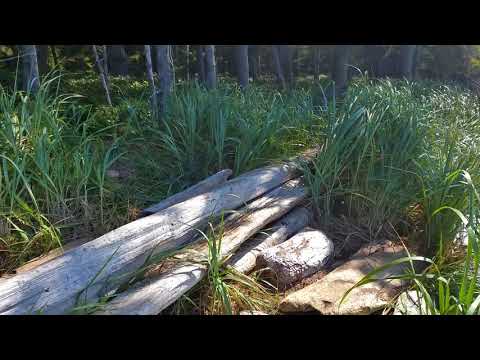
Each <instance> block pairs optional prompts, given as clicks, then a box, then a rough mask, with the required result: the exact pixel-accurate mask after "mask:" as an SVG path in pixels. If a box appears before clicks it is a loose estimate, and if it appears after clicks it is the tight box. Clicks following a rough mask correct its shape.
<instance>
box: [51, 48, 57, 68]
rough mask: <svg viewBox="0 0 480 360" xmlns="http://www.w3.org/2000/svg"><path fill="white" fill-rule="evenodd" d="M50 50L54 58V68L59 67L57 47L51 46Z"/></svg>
mask: <svg viewBox="0 0 480 360" xmlns="http://www.w3.org/2000/svg"><path fill="white" fill-rule="evenodd" d="M50 50H51V52H52V57H53V66H55V67H58V57H57V50H56V49H55V45H50Z"/></svg>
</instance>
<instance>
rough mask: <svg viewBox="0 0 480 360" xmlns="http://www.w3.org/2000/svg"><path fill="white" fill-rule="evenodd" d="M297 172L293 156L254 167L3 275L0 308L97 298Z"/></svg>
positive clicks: (57, 308)
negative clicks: (147, 262) (30, 267)
mask: <svg viewBox="0 0 480 360" xmlns="http://www.w3.org/2000/svg"><path fill="white" fill-rule="evenodd" d="M297 174H298V169H297V165H296V164H295V163H292V162H290V163H285V164H282V165H278V166H269V167H265V168H261V169H257V170H254V171H251V172H249V173H248V174H244V175H242V176H239V177H238V178H236V179H233V180H231V181H228V182H227V183H226V184H224V185H222V186H220V187H219V188H218V189H216V190H214V191H211V192H208V193H205V194H202V195H198V196H196V197H194V198H192V199H189V200H187V201H184V202H181V203H179V204H176V205H173V206H171V207H169V208H167V209H165V210H163V211H161V212H158V213H155V214H153V215H151V216H147V217H144V218H141V219H139V220H136V221H134V222H131V223H129V224H126V225H124V226H122V227H120V228H118V229H116V230H114V231H112V232H109V233H107V234H105V235H103V236H101V237H99V238H97V239H95V240H93V241H90V242H89V243H87V244H84V245H82V246H80V247H78V248H76V249H74V250H72V251H69V252H68V253H67V254H65V255H62V256H60V257H58V258H56V259H54V260H52V261H49V262H48V263H46V264H43V265H41V266H39V267H37V268H35V269H33V270H31V271H28V272H26V273H23V274H18V275H15V276H14V277H12V278H10V279H2V280H0V314H26V313H32V312H36V311H38V310H42V313H44V314H61V313H64V312H66V311H69V310H71V309H72V307H74V306H75V304H76V303H78V300H81V302H82V303H83V302H90V301H95V300H96V299H98V298H99V297H101V296H103V295H104V293H105V291H109V290H111V289H112V288H115V285H116V284H117V282H120V281H124V280H125V278H124V276H127V275H129V274H131V273H132V272H133V271H135V270H137V269H138V268H139V267H141V266H142V264H143V263H144V261H145V259H146V258H147V256H148V255H150V254H151V253H153V252H160V251H165V250H168V249H172V248H176V247H178V246H179V245H180V244H181V243H182V242H184V241H186V240H188V239H189V238H191V237H192V236H193V235H194V234H196V233H197V232H196V228H198V227H201V226H203V225H204V224H206V222H207V221H208V220H209V218H211V217H213V216H218V215H219V214H221V213H222V212H223V211H225V210H231V209H235V208H237V207H239V206H241V205H243V204H244V203H245V202H248V201H249V200H252V199H254V198H256V197H258V196H260V195H262V194H264V193H266V192H267V191H269V190H271V189H273V188H275V187H277V186H279V185H281V184H283V183H284V182H286V181H288V180H290V179H292V178H294V177H295V176H297ZM122 276H123V278H121V279H119V277H122ZM114 280H116V281H114ZM80 295H81V296H80Z"/></svg>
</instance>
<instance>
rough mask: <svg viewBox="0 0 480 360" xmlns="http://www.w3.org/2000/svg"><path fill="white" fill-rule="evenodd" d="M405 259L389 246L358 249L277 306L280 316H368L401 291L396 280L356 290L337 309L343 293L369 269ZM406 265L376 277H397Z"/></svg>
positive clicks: (387, 244) (390, 244)
mask: <svg viewBox="0 0 480 360" xmlns="http://www.w3.org/2000/svg"><path fill="white" fill-rule="evenodd" d="M404 256H407V254H406V252H405V250H404V249H403V247H402V246H399V245H394V244H393V243H391V242H388V243H384V244H381V245H373V246H372V245H369V246H364V247H363V248H361V249H360V250H359V251H358V252H357V253H356V254H355V255H354V256H353V257H352V258H351V259H350V260H349V261H347V262H346V263H344V264H343V265H341V266H339V267H338V268H336V269H335V270H333V271H332V272H330V273H329V274H327V275H326V276H325V277H323V278H322V279H320V280H318V281H317V282H315V283H313V284H311V285H309V286H307V287H305V288H303V289H301V290H298V291H296V292H293V293H291V294H289V295H288V296H287V297H286V298H285V299H283V300H282V301H281V303H280V311H282V312H307V311H314V310H316V311H319V312H320V313H322V314H328V315H361V314H371V313H373V312H375V311H378V310H380V309H382V308H384V307H385V306H386V305H388V304H389V302H391V300H392V299H393V298H394V297H395V296H396V295H397V294H398V293H399V292H400V291H401V288H402V286H403V285H404V283H403V282H402V281H400V280H377V281H375V282H372V283H369V284H366V285H363V286H361V287H359V288H356V289H355V290H353V291H352V292H350V294H349V295H348V296H347V298H346V299H345V300H344V302H343V304H342V305H341V306H340V307H339V304H340V300H341V298H342V297H343V295H344V294H345V292H346V291H347V290H349V289H350V288H351V287H352V286H353V285H355V284H356V283H357V282H358V281H359V280H361V279H362V278H363V277H364V276H365V275H367V274H368V273H369V272H371V271H372V270H373V269H375V268H377V267H379V266H382V265H385V264H387V263H390V262H391V261H393V260H395V259H398V258H401V257H404ZM408 266H409V265H408V264H401V265H396V266H393V267H390V268H389V269H386V270H385V271H383V272H382V273H380V274H377V277H379V278H381V279H383V278H385V277H387V276H390V275H399V274H402V273H403V272H404V270H405V269H407V267H408Z"/></svg>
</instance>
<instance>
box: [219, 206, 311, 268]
mask: <svg viewBox="0 0 480 360" xmlns="http://www.w3.org/2000/svg"><path fill="white" fill-rule="evenodd" d="M310 218H311V214H310V211H309V210H307V209H306V208H304V207H299V208H296V209H294V210H292V211H291V212H289V213H288V214H287V215H286V216H284V217H283V218H282V219H280V220H279V221H277V222H276V223H275V224H273V225H272V226H271V228H270V229H268V230H267V231H266V232H264V233H263V232H262V233H260V234H258V236H256V237H255V238H254V239H251V240H248V241H247V242H245V244H243V245H242V247H241V248H240V249H239V250H238V251H237V252H236V253H235V255H234V256H232V258H231V259H230V260H229V261H228V265H230V266H232V267H233V268H234V269H235V270H237V271H239V272H241V273H244V274H247V273H249V272H250V271H252V270H253V269H254V268H255V264H256V261H257V256H258V255H259V254H260V252H261V251H263V250H265V249H268V248H270V247H272V246H275V245H278V244H281V243H282V242H284V241H285V240H287V239H288V238H289V237H291V236H292V235H294V234H295V233H296V232H297V231H299V230H301V229H303V228H304V227H305V226H307V225H308V223H309V222H310Z"/></svg>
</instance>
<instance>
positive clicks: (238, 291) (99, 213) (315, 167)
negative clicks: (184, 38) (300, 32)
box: [0, 75, 480, 314]
mask: <svg viewBox="0 0 480 360" xmlns="http://www.w3.org/2000/svg"><path fill="white" fill-rule="evenodd" d="M111 88H112V99H113V103H114V106H113V107H108V106H105V105H102V104H105V100H104V93H103V92H102V91H101V86H100V84H99V80H98V78H97V77H96V75H91V76H82V78H81V79H74V78H73V77H70V78H63V77H58V76H52V77H51V78H50V79H49V80H48V81H43V82H42V85H41V88H40V91H39V92H38V94H37V95H36V96H35V97H30V96H28V95H26V94H25V93H22V92H19V91H16V90H7V89H6V88H0V154H1V155H0V161H1V162H0V273H4V272H9V271H12V270H14V269H15V268H16V267H18V266H20V265H21V264H23V263H24V262H26V261H28V260H29V259H32V258H34V257H36V256H38V255H40V254H43V253H45V252H47V251H49V250H51V249H53V248H55V247H57V246H60V245H61V244H63V243H64V242H65V241H67V240H71V239H74V238H79V237H87V238H95V237H96V236H99V235H100V234H103V233H105V232H107V231H109V230H111V229H113V228H116V227H118V226H120V225H122V224H124V223H126V222H128V221H131V220H133V219H134V218H135V216H136V213H137V211H138V209H140V208H142V207H144V206H147V205H150V204H152V203H154V202H156V201H160V200H161V199H163V198H165V197H167V196H169V195H171V194H173V193H176V192H178V191H181V190H182V189H184V188H186V187H188V186H191V185H193V184H195V183H196V182H198V181H199V180H201V179H203V178H205V177H206V176H208V175H210V174H212V173H215V172H216V171H218V170H220V169H223V168H231V169H233V171H234V174H235V175H238V174H241V173H243V172H245V171H248V170H251V169H254V168H257V167H259V166H262V165H264V164H266V163H269V162H272V161H277V160H279V159H284V158H287V157H290V156H292V155H294V154H297V153H299V152H300V151H302V150H304V149H307V148H309V147H311V146H315V145H320V146H321V153H320V154H319V155H318V156H317V158H316V159H315V161H314V162H313V164H312V166H310V167H305V169H304V173H305V178H306V181H307V186H308V188H309V191H310V194H311V200H312V203H313V205H314V207H315V210H316V215H317V218H318V220H319V221H321V222H322V223H323V224H324V225H325V226H326V228H327V229H329V231H333V230H332V229H333V227H334V226H333V224H338V223H339V222H340V221H343V222H344V223H347V222H348V223H349V224H351V225H352V226H355V227H356V228H357V229H361V230H358V232H359V233H361V234H359V236H361V237H362V238H363V239H366V240H379V239H383V238H388V239H392V237H395V238H397V237H398V236H400V237H401V238H403V239H407V238H408V241H407V243H408V244H409V246H411V250H412V251H414V252H415V253H416V254H420V255H422V256H426V257H429V259H431V260H429V261H430V263H431V266H429V267H428V268H427V270H425V271H424V272H422V273H420V274H417V273H414V272H412V273H409V274H406V275H405V276H406V277H407V276H408V277H409V278H410V279H412V280H413V282H414V286H416V289H417V290H419V291H421V292H422V293H423V294H424V296H425V297H426V298H427V299H428V308H429V309H430V310H429V311H430V312H431V313H435V314H438V313H442V314H443V313H448V314H451V313H455V314H457V313H478V305H479V302H480V300H479V299H480V298H479V297H478V292H479V287H478V281H477V278H478V267H479V259H480V255H479V254H480V252H479V250H478V239H479V233H478V231H479V228H478V216H479V203H480V199H479V198H478V193H477V192H476V190H475V184H478V180H479V176H480V171H479V169H480V164H479V160H478V159H479V156H478V155H479V143H478V138H479V137H480V103H479V102H478V98H477V97H476V96H475V95H473V94H472V93H470V92H469V91H467V90H464V89H460V88H456V87H454V86H446V85H442V84H438V83H433V82H417V83H409V82H406V81H393V80H388V79H386V80H371V79H368V78H367V77H360V78H358V79H355V81H353V82H352V84H351V85H350V87H349V90H348V92H347V94H346V96H345V97H344V98H343V99H341V100H338V99H337V101H335V99H330V100H329V101H327V99H326V98H325V97H324V94H323V91H322V89H321V88H320V87H319V85H315V86H314V85H311V84H306V85H305V86H303V87H297V88H295V89H291V90H289V91H284V92H280V91H278V90H276V89H274V88H273V87H272V86H270V85H269V84H265V85H252V86H250V87H249V88H248V89H247V90H246V91H244V92H242V91H240V89H239V88H238V87H237V85H235V84H234V83H233V82H231V81H228V80H226V79H223V80H222V81H221V82H220V85H219V87H218V88H217V89H215V90H212V91H207V90H205V89H204V88H203V87H201V86H200V85H198V84H197V83H196V82H189V83H180V84H178V85H177V86H176V88H175V91H174V93H173V94H172V96H171V97H170V98H169V100H168V101H169V102H168V107H167V109H168V110H167V113H166V115H165V118H164V119H163V121H162V122H160V123H159V122H156V121H154V120H153V119H152V117H151V114H150V106H149V97H148V94H149V90H148V84H147V82H145V81H138V80H134V79H130V78H128V77H124V78H122V77H118V78H112V79H111ZM65 94H66V95H65ZM68 94H75V95H68ZM112 171H113V172H112ZM452 209H454V210H452ZM460 214H465V215H466V217H464V216H460ZM462 225H465V226H466V227H467V228H468V234H469V245H468V248H467V249H466V252H465V255H466V256H460V255H459V253H458V252H459V250H458V249H457V248H455V247H454V239H455V237H456V236H457V234H458V232H459V231H460V230H461V228H462ZM210 235H212V236H208V239H209V245H210V258H209V276H208V279H206V280H205V281H204V282H202V283H201V284H199V286H197V287H196V289H194V291H193V292H192V293H191V294H189V296H188V297H185V298H183V299H182V301H180V302H178V303H177V304H175V305H174V306H173V307H172V308H171V311H172V312H174V313H179V312H185V311H187V310H188V311H192V308H196V309H197V310H198V309H201V310H199V311H200V312H202V313H213V314H217V313H233V312H235V311H234V310H235V309H236V310H238V309H247V308H252V309H262V310H264V309H269V311H271V312H273V311H274V306H273V305H272V304H274V303H275V301H276V297H275V294H271V293H269V292H268V291H267V290H266V288H265V287H264V286H263V285H262V284H260V282H259V281H256V280H255V279H254V277H246V276H244V275H241V274H237V273H234V272H232V271H231V270H230V269H226V268H225V267H224V266H223V263H224V260H225V259H219V258H218V257H216V254H218V251H219V249H218V248H219V247H220V246H221V241H219V240H220V239H221V236H213V234H210ZM215 235H218V234H215ZM212 239H213V240H212ZM217 241H219V242H218V243H217ZM452 254H455V256H453V255H452ZM411 260H412V259H407V260H405V261H411ZM371 276H374V274H372V275H371ZM369 279H370V280H371V278H369ZM369 279H365V281H368V280H369ZM205 289H208V290H205ZM195 294H197V295H195ZM245 294H248V295H245ZM269 297H270V298H269ZM186 299H189V300H186ZM182 309H183V310H182Z"/></svg>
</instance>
